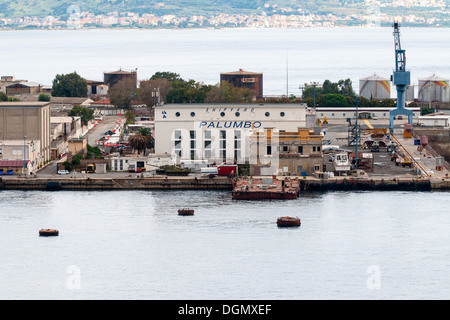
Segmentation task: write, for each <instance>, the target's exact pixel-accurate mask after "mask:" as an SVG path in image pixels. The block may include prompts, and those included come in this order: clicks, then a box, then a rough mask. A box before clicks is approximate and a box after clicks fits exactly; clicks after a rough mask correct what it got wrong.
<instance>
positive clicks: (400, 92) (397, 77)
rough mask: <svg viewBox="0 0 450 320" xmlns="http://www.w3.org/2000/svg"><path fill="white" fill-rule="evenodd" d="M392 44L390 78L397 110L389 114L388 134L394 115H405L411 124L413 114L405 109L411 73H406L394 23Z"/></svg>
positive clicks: (396, 24) (397, 29)
mask: <svg viewBox="0 0 450 320" xmlns="http://www.w3.org/2000/svg"><path fill="white" fill-rule="evenodd" d="M394 42H395V70H394V73H393V75H392V77H391V80H392V82H394V84H395V86H396V88H397V108H396V109H394V110H391V111H390V112H389V115H390V124H389V129H390V132H391V133H393V132H394V118H395V116H396V115H407V116H408V122H409V123H410V124H412V122H413V112H412V111H411V110H407V109H406V108H405V95H406V94H405V93H406V87H407V86H408V85H410V84H411V73H410V72H409V71H406V53H405V50H403V49H402V45H401V42H400V26H399V24H398V22H394Z"/></svg>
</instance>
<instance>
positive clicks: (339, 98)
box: [322, 93, 348, 107]
mask: <svg viewBox="0 0 450 320" xmlns="http://www.w3.org/2000/svg"><path fill="white" fill-rule="evenodd" d="M322 103H323V105H324V106H325V107H347V106H348V102H347V99H346V98H345V97H344V96H343V95H342V94H334V93H328V94H324V95H323V100H322Z"/></svg>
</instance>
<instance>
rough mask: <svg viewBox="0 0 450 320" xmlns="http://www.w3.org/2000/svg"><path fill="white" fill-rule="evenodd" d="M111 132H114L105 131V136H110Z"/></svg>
mask: <svg viewBox="0 0 450 320" xmlns="http://www.w3.org/2000/svg"><path fill="white" fill-rule="evenodd" d="M113 134H114V132H112V131H111V130H108V131H106V132H105V135H106V136H111V135H113Z"/></svg>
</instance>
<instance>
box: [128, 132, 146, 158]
mask: <svg viewBox="0 0 450 320" xmlns="http://www.w3.org/2000/svg"><path fill="white" fill-rule="evenodd" d="M128 145H129V146H131V147H132V148H133V149H134V150H137V152H138V154H141V151H143V154H144V155H145V151H146V150H147V148H148V145H149V138H148V136H144V135H142V134H140V133H137V134H134V135H131V136H129V137H128Z"/></svg>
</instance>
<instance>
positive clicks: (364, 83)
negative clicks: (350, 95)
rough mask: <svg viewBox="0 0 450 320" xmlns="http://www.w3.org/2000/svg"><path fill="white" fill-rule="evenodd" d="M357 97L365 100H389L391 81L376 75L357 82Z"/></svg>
mask: <svg viewBox="0 0 450 320" xmlns="http://www.w3.org/2000/svg"><path fill="white" fill-rule="evenodd" d="M359 95H360V96H361V97H364V98H366V99H376V100H383V99H390V98H391V81H390V80H389V79H387V78H382V77H380V76H378V75H377V74H374V75H373V76H370V77H367V78H362V79H360V80H359Z"/></svg>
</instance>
